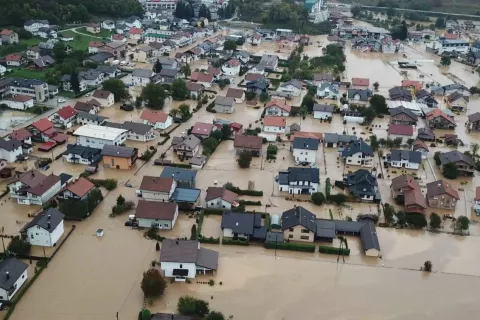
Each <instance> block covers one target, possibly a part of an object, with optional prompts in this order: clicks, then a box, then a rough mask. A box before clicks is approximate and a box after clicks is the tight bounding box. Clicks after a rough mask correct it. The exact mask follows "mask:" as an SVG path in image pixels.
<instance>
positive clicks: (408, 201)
mask: <svg viewBox="0 0 480 320" xmlns="http://www.w3.org/2000/svg"><path fill="white" fill-rule="evenodd" d="M404 203H405V206H411V205H417V206H420V207H422V208H423V209H427V201H426V199H425V196H424V195H423V194H422V191H420V190H419V189H413V190H409V191H407V192H405V198H404ZM418 213H424V211H423V210H419V212H418Z"/></svg>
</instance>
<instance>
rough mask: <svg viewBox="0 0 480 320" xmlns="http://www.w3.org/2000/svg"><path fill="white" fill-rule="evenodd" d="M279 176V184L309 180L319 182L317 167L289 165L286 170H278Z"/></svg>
mask: <svg viewBox="0 0 480 320" xmlns="http://www.w3.org/2000/svg"><path fill="white" fill-rule="evenodd" d="M279 177H280V178H279V183H280V184H288V183H289V182H291V181H309V182H312V183H319V181H320V170H319V169H318V168H297V167H290V168H288V170H287V171H286V172H285V171H284V172H280V175H279ZM283 178H284V179H285V180H284V179H283ZM282 180H284V181H282Z"/></svg>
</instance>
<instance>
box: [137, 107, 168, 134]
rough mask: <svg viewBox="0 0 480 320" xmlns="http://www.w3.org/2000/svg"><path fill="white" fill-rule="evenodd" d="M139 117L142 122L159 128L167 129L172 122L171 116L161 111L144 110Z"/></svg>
mask: <svg viewBox="0 0 480 320" xmlns="http://www.w3.org/2000/svg"><path fill="white" fill-rule="evenodd" d="M140 119H142V120H143V123H144V124H148V125H149V126H152V127H153V128H154V129H160V130H165V129H167V128H168V127H170V126H171V125H172V123H173V119H172V117H171V116H169V115H168V114H166V113H165V112H163V111H153V110H144V111H143V112H142V114H141V116H140Z"/></svg>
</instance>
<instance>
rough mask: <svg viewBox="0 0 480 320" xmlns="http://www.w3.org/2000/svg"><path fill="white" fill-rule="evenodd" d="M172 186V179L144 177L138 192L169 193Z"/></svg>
mask: <svg viewBox="0 0 480 320" xmlns="http://www.w3.org/2000/svg"><path fill="white" fill-rule="evenodd" d="M172 184H173V178H159V177H151V176H144V177H143V179H142V184H141V185H140V190H146V191H158V192H170V190H171V189H172Z"/></svg>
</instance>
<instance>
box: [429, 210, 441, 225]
mask: <svg viewBox="0 0 480 320" xmlns="http://www.w3.org/2000/svg"><path fill="white" fill-rule="evenodd" d="M441 224H442V219H441V218H440V216H439V215H438V214H437V213H435V212H432V214H431V215H430V227H432V228H434V229H438V228H440V225H441Z"/></svg>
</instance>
